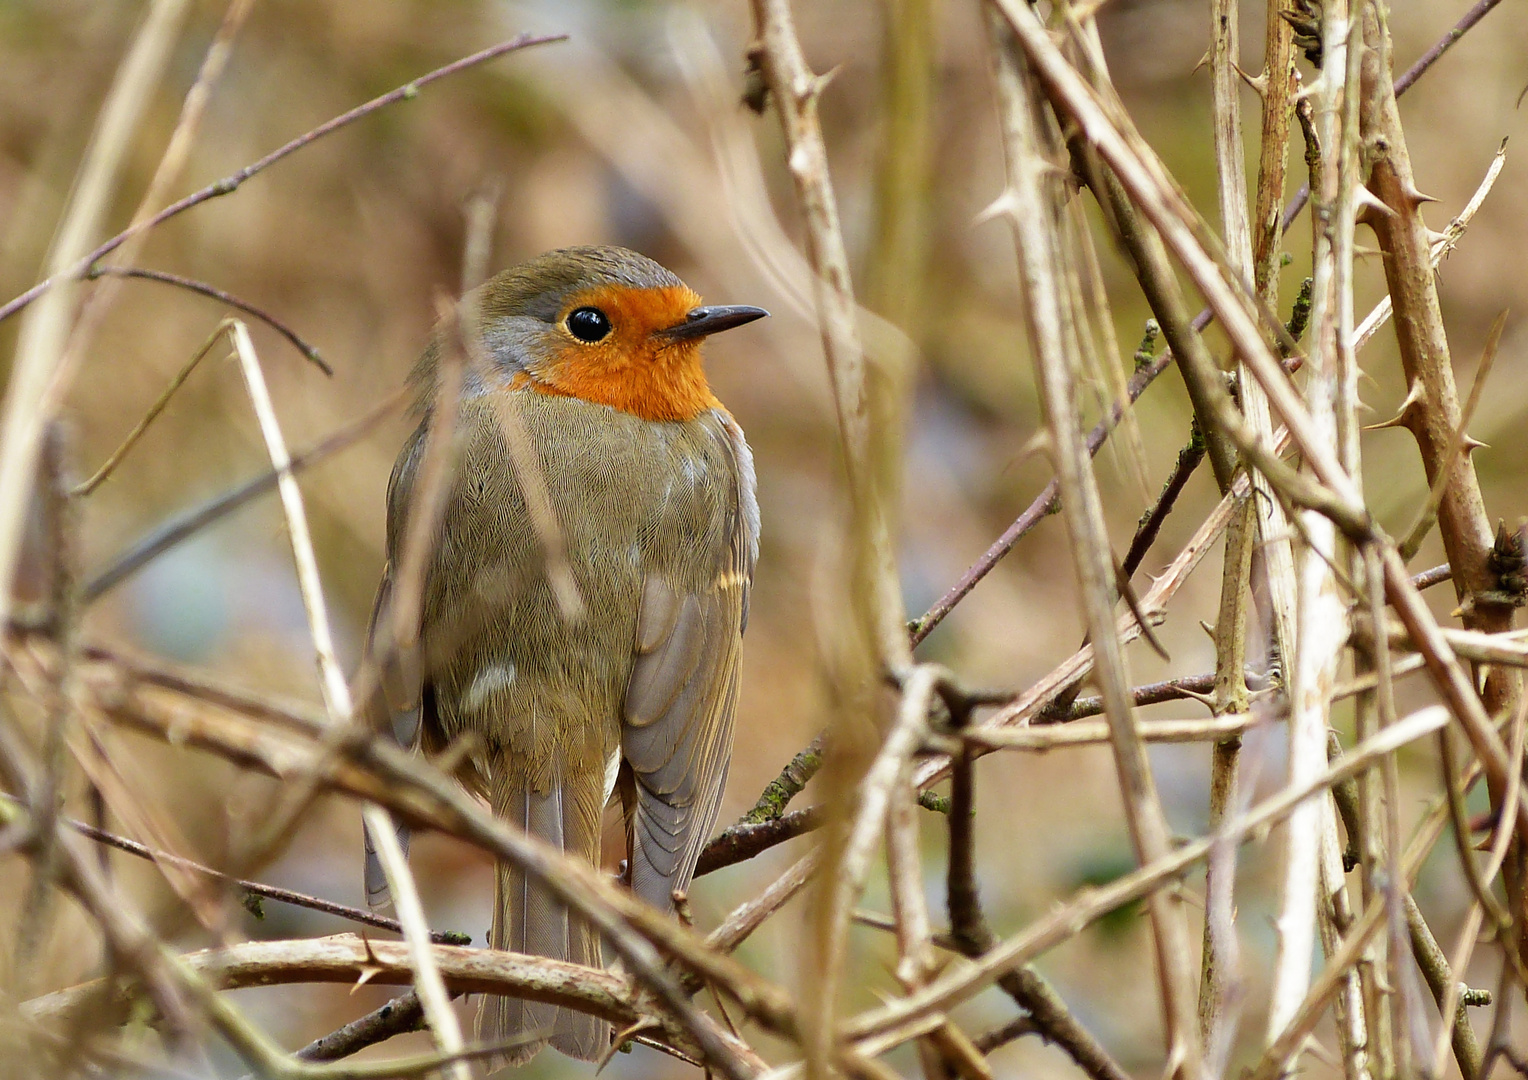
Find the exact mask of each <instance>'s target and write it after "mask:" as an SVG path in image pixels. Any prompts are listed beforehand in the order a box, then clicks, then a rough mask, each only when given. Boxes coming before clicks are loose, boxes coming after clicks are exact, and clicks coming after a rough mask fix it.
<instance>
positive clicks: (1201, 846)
mask: <svg viewBox="0 0 1528 1080" xmlns="http://www.w3.org/2000/svg"><path fill="white" fill-rule="evenodd" d="M1448 719H1449V714H1448V710H1447V709H1444V708H1443V707H1441V706H1436V705H1434V706H1430V707H1428V708H1426V709H1422V710H1420V711H1419V712H1416V713H1413V714H1412V715H1410V716H1408V717H1406V718H1405V719H1403V720H1401V721H1399V722H1397V723H1395V724H1392V725H1391V726H1390V727H1388V728H1386V729H1384V730H1383V731H1381V732H1378V733H1377V734H1375V735H1373V736H1371V737H1370V738H1368V739H1365V740H1364V741H1362V742H1360V743H1359V744H1357V745H1356V746H1354V747H1353V749H1352V750H1350V751H1348V752H1347V753H1346V754H1344V755H1343V756H1342V757H1340V758H1338V759H1337V760H1336V761H1334V762H1332V764H1331V765H1330V766H1328V767H1327V769H1326V770H1325V771H1324V772H1323V773H1322V774H1321V775H1320V776H1319V777H1316V778H1314V780H1313V781H1312V782H1310V783H1308V784H1305V785H1303V786H1301V787H1287V788H1284V789H1282V790H1281V791H1280V792H1279V793H1278V794H1277V795H1274V796H1272V797H1270V798H1268V799H1265V800H1264V801H1263V802H1261V803H1258V804H1257V805H1256V806H1254V807H1253V808H1252V809H1250V810H1249V811H1247V812H1246V813H1245V814H1241V815H1239V816H1237V817H1236V818H1234V819H1233V820H1231V821H1229V822H1227V823H1226V825H1225V826H1224V827H1223V828H1222V829H1221V831H1220V832H1219V833H1217V834H1216V835H1215V836H1212V837H1202V838H1200V839H1197V840H1193V841H1191V842H1189V843H1187V844H1184V845H1182V846H1180V847H1178V848H1176V849H1174V850H1173V851H1172V852H1171V853H1169V854H1167V855H1164V856H1163V857H1161V858H1159V859H1156V860H1154V861H1153V862H1151V863H1149V864H1148V865H1146V866H1143V867H1141V868H1140V869H1138V870H1134V871H1132V872H1130V873H1129V874H1126V875H1125V876H1123V877H1121V878H1117V879H1116V880H1114V881H1112V882H1110V883H1109V884H1108V885H1104V886H1101V887H1099V888H1095V889H1088V890H1086V891H1084V892H1083V893H1081V894H1080V895H1078V896H1077V897H1076V898H1075V899H1074V900H1073V901H1071V902H1070V903H1068V904H1065V905H1063V906H1062V907H1060V908H1057V909H1055V910H1053V911H1052V912H1050V913H1049V914H1048V915H1046V916H1045V917H1044V918H1041V919H1039V920H1036V921H1035V922H1034V923H1032V924H1030V926H1029V927H1028V928H1026V929H1025V930H1024V931H1023V932H1022V933H1020V934H1018V935H1016V936H1014V937H1011V938H1008V939H1006V940H1005V941H1003V942H1001V943H1000V944H999V945H998V946H997V947H996V948H994V949H993V950H992V951H991V952H989V953H987V954H986V955H985V956H983V957H982V958H981V959H980V960H978V961H976V962H975V963H973V964H972V965H970V966H969V967H964V968H960V969H952V970H949V971H946V972H945V973H944V974H943V975H941V976H940V977H939V979H937V980H936V981H935V982H933V983H931V984H929V986H928V987H926V988H925V989H923V990H921V991H919V992H918V993H916V994H913V995H909V996H908V997H906V998H904V999H901V1000H899V1001H895V1002H891V1003H890V1004H887V1005H883V1006H880V1007H879V1008H876V1009H872V1010H869V1011H867V1012H865V1013H862V1014H861V1015H859V1016H856V1017H854V1018H853V1019H852V1020H850V1021H848V1022H847V1023H846V1024H845V1025H844V1026H843V1031H842V1034H843V1036H844V1037H846V1038H852V1039H861V1038H868V1037H870V1036H872V1035H874V1034H877V1033H879V1032H883V1031H889V1030H892V1029H894V1028H896V1027H898V1026H899V1025H903V1024H905V1023H907V1022H909V1021H910V1020H911V1019H913V1018H915V1017H918V1016H924V1015H927V1014H929V1013H932V1012H939V1011H944V1010H947V1009H950V1008H953V1007H954V1006H955V1005H956V1004H957V1003H959V1002H961V1001H964V1000H967V999H968V998H970V997H971V996H972V995H974V994H976V993H978V992H980V990H981V989H982V988H983V987H985V986H986V985H988V984H989V983H990V982H992V981H993V979H995V978H996V977H997V976H998V975H999V974H1001V973H1002V972H1004V971H1008V970H1011V969H1012V968H1013V967H1014V966H1016V965H1018V964H1022V963H1025V962H1026V961H1028V960H1029V959H1031V958H1032V957H1034V956H1037V955H1039V954H1040V953H1041V952H1043V951H1045V950H1046V949H1049V948H1052V947H1054V946H1055V945H1056V944H1057V943H1059V942H1061V941H1063V940H1066V939H1067V938H1069V937H1071V936H1072V935H1073V934H1075V933H1076V932H1077V931H1078V930H1080V929H1081V928H1082V927H1083V926H1085V925H1087V924H1088V923H1089V922H1091V921H1092V920H1093V919H1094V918H1097V917H1099V916H1101V915H1103V914H1105V913H1107V912H1109V911H1114V910H1116V909H1118V908H1119V907H1120V906H1121V905H1122V904H1127V903H1130V902H1131V901H1134V900H1139V899H1141V898H1142V897H1144V896H1147V895H1148V894H1150V893H1152V892H1154V891H1156V890H1158V889H1160V888H1161V887H1162V886H1163V884H1164V883H1165V882H1168V881H1171V880H1174V879H1176V878H1177V877H1179V876H1180V875H1182V873H1183V872H1184V871H1185V870H1187V869H1188V867H1190V866H1192V865H1194V864H1195V863H1196V862H1198V861H1199V860H1200V859H1203V858H1204V857H1205V856H1206V855H1208V854H1209V851H1210V848H1211V846H1212V845H1214V844H1216V843H1240V842H1241V841H1242V840H1244V839H1245V838H1246V837H1248V836H1251V835H1254V834H1257V833H1259V832H1261V831H1262V830H1265V829H1266V828H1268V827H1270V826H1272V825H1274V824H1276V823H1278V822H1280V821H1282V820H1284V819H1285V818H1287V817H1288V816H1289V813H1290V811H1291V810H1293V809H1294V807H1296V806H1298V805H1300V804H1301V803H1303V802H1304V801H1306V800H1307V799H1310V798H1312V797H1315V796H1317V795H1321V794H1323V793H1324V792H1325V791H1326V790H1327V789H1328V788H1329V787H1331V786H1332V785H1333V784H1335V783H1338V782H1340V781H1342V780H1344V779H1346V778H1347V777H1350V776H1353V775H1355V774H1356V773H1358V772H1359V771H1361V770H1362V769H1365V768H1368V767H1369V765H1370V764H1372V763H1373V762H1374V761H1377V760H1378V759H1380V758H1382V757H1384V756H1385V755H1386V754H1392V753H1394V752H1395V751H1396V750H1397V749H1399V748H1400V747H1402V746H1405V745H1407V744H1409V743H1412V742H1415V741H1416V740H1418V739H1421V738H1425V737H1426V736H1427V735H1430V734H1431V733H1433V732H1435V731H1437V730H1439V729H1440V728H1441V727H1443V725H1444V724H1446V723H1448ZM1440 820H1441V819H1440Z"/></svg>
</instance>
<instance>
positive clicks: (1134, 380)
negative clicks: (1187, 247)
mask: <svg viewBox="0 0 1528 1080" xmlns="http://www.w3.org/2000/svg"><path fill="white" fill-rule="evenodd" d="M1499 3H1501V0H1480V2H1479V3H1477V4H1476V5H1475V6H1474V7H1473V8H1471V9H1470V11H1469V12H1468V13H1466V14H1465V16H1464V17H1463V18H1461V19H1460V20H1459V22H1458V23H1456V24H1455V26H1454V27H1453V29H1451V30H1450V31H1449V32H1448V33H1447V34H1445V35H1444V36H1443V37H1442V38H1441V39H1439V41H1438V42H1437V43H1435V44H1434V45H1433V47H1432V48H1431V49H1429V50H1428V51H1427V52H1426V53H1424V54H1423V55H1422V56H1421V57H1420V58H1419V59H1418V60H1417V61H1416V63H1414V64H1412V66H1411V67H1410V68H1408V69H1407V70H1406V72H1405V74H1403V75H1401V76H1400V77H1399V78H1397V79H1396V81H1395V93H1396V96H1397V97H1399V96H1400V95H1401V94H1404V93H1405V92H1406V91H1407V90H1409V89H1410V88H1411V87H1412V86H1413V85H1415V84H1416V81H1417V80H1418V79H1419V78H1421V77H1422V75H1423V74H1424V73H1426V71H1427V70H1428V68H1430V67H1431V66H1432V65H1433V64H1434V63H1435V62H1436V61H1437V60H1438V59H1439V57H1441V56H1442V55H1443V53H1444V52H1446V51H1447V50H1448V49H1449V48H1451V47H1452V46H1453V45H1454V43H1455V42H1457V41H1458V40H1459V39H1460V38H1461V37H1462V36H1463V35H1464V34H1465V33H1466V32H1467V31H1468V30H1470V28H1472V27H1473V26H1474V25H1475V24H1476V23H1478V22H1479V21H1480V20H1481V19H1482V18H1484V17H1485V15H1486V13H1487V12H1489V11H1490V10H1491V9H1492V8H1494V7H1495V6H1496V5H1497V4H1499ZM1278 21H1279V22H1280V23H1282V22H1283V20H1282V19H1280V20H1278ZM1285 130H1287V125H1286V128H1285ZM1282 141H1283V140H1280V142H1281V143H1282ZM1265 144H1266V140H1265ZM1309 201H1310V189H1309V188H1308V187H1302V188H1301V189H1300V190H1299V192H1298V193H1297V194H1296V195H1295V197H1294V198H1293V199H1292V200H1290V202H1289V204H1288V205H1287V206H1285V207H1284V211H1283V214H1282V216H1281V217H1280V219H1279V223H1278V231H1279V233H1280V234H1281V235H1282V234H1283V233H1287V232H1288V231H1289V229H1290V226H1292V225H1293V224H1294V221H1295V219H1296V218H1297V217H1299V216H1300V212H1301V211H1302V210H1304V209H1305V207H1306V204H1307V203H1308V202H1309ZM1259 243H1260V244H1261V243H1264V241H1262V240H1261V239H1260V241H1259ZM1268 247H1269V252H1268V254H1266V255H1265V256H1264V258H1276V257H1277V249H1276V247H1275V246H1274V245H1272V244H1269V245H1268ZM1260 261H1261V260H1260ZM1213 320H1214V313H1213V312H1212V311H1211V309H1210V308H1204V309H1203V310H1201V311H1200V312H1199V314H1198V315H1196V316H1194V319H1193V322H1192V323H1191V324H1190V326H1191V329H1192V330H1194V331H1195V332H1202V331H1203V330H1204V329H1205V328H1206V327H1207V326H1209V325H1210V323H1211V322H1212V321H1213ZM1172 359H1173V355H1172V352H1171V351H1170V350H1169V351H1165V352H1164V353H1163V354H1162V355H1161V356H1159V357H1157V358H1156V359H1155V360H1152V361H1151V362H1150V363H1149V365H1147V366H1144V367H1142V366H1138V367H1137V370H1136V373H1135V374H1134V375H1133V376H1131V379H1130V383H1129V391H1130V401H1131V402H1132V403H1134V402H1135V401H1137V400H1138V399H1139V398H1140V396H1141V394H1142V393H1144V392H1145V390H1146V388H1147V387H1148V386H1150V385H1151V384H1152V382H1153V381H1155V379H1156V377H1157V376H1158V375H1160V374H1162V372H1164V371H1166V370H1167V368H1168V366H1169V365H1170V364H1171V362H1172ZM1122 415H1123V413H1122V410H1120V409H1119V408H1117V407H1116V408H1115V409H1112V410H1111V411H1110V412H1109V414H1108V415H1106V416H1105V417H1104V418H1103V419H1102V420H1100V421H1099V422H1098V423H1097V424H1095V425H1094V427H1093V429H1092V431H1090V432H1089V433H1088V452H1089V453H1090V454H1096V453H1097V452H1098V450H1099V448H1100V447H1101V446H1103V444H1104V440H1105V439H1107V438H1108V436H1109V432H1110V431H1112V430H1113V429H1114V425H1115V424H1117V423H1119V420H1120V418H1121V416H1122ZM1058 491H1059V488H1058V487H1057V485H1056V481H1055V480H1052V481H1051V482H1050V483H1048V484H1047V485H1046V486H1045V490H1043V491H1041V492H1040V494H1039V495H1037V496H1035V499H1034V501H1033V502H1031V503H1030V504H1029V506H1027V507H1026V508H1025V509H1024V512H1023V513H1021V514H1020V515H1019V516H1018V517H1017V518H1015V519H1014V522H1013V524H1012V525H1010V526H1008V528H1007V529H1005V530H1004V531H1003V534H1002V535H1001V536H999V537H998V538H997V539H996V540H994V541H993V542H992V545H991V546H990V547H989V548H987V550H986V551H985V552H983V553H982V556H981V558H979V559H977V560H976V562H974V563H972V564H971V566H970V567H969V568H968V569H967V570H966V572H965V573H963V574H961V576H960V578H959V579H958V580H957V581H956V582H955V584H954V585H952V586H950V588H949V590H948V591H947V592H946V593H945V594H944V595H943V596H941V597H940V598H939V599H938V600H937V601H935V603H934V605H933V606H932V607H930V608H929V609H928V611H926V612H924V613H923V614H922V615H920V616H919V617H918V618H917V619H914V620H913V621H912V622H911V623H910V624H909V630H910V632H911V637H912V644H913V645H915V646H916V645H918V644H919V643H921V642H922V641H923V639H924V638H926V637H928V636H929V634H930V633H932V632H933V630H934V628H935V627H936V626H938V625H939V624H940V623H941V622H943V621H944V620H945V618H946V617H947V616H948V615H949V613H950V612H951V611H953V610H954V609H955V606H956V605H957V604H959V603H960V602H961V601H962V600H964V599H965V598H966V596H967V595H968V594H969V593H970V592H971V590H972V589H974V588H976V586H977V584H978V583H980V582H981V580H982V579H983V578H984V577H986V576H987V575H988V574H989V573H991V572H992V569H993V567H995V566H996V565H997V564H998V563H999V562H1001V561H1002V560H1003V557H1004V556H1005V555H1007V554H1008V553H1009V552H1010V551H1012V550H1013V547H1014V545H1015V544H1017V543H1018V542H1019V540H1020V539H1022V538H1023V536H1024V535H1025V534H1026V533H1028V532H1029V531H1030V530H1031V529H1033V528H1034V527H1035V526H1036V525H1038V524H1039V523H1040V521H1042V520H1043V519H1044V518H1045V517H1046V516H1047V515H1049V514H1053V513H1055V512H1056V506H1057V504H1056V499H1057V493H1058ZM1424 587H1425V586H1424Z"/></svg>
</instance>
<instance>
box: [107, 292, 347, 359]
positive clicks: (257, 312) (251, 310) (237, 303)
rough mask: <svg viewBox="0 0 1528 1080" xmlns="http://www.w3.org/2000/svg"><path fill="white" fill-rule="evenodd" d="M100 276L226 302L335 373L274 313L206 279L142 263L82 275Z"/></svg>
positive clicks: (315, 351) (310, 346) (314, 350)
mask: <svg viewBox="0 0 1528 1080" xmlns="http://www.w3.org/2000/svg"><path fill="white" fill-rule="evenodd" d="M103 277H120V278H136V279H138V280H139V281H157V282H159V283H160V284H161V285H173V286H175V287H176V288H177V289H185V290H186V291H187V292H194V293H196V294H197V295H198V296H205V297H207V298H208V299H211V300H216V301H218V302H219V303H222V304H227V305H228V306H229V307H231V308H234V309H236V310H238V311H242V312H244V314H246V315H248V316H250V318H253V319H258V320H260V321H261V322H263V323H264V324H265V325H266V326H269V327H270V328H271V329H272V330H274V331H276V333H278V334H280V335H281V336H282V337H284V338H286V339H287V340H288V341H290V342H291V343H292V345H293V346H295V347H296V349H297V351H298V352H300V353H302V354H303V355H304V356H306V357H307V358H308V359H309V360H311V361H313V363H315V364H317V365H318V368H319V370H320V371H322V372H323V373H324V374H325V375H331V376H332V375H333V374H334V369H333V368H332V367H330V366H329V362H328V361H327V360H325V359H324V358H323V357H322V356H319V355H318V350H317V349H315V348H314V347H313V346H312V345H309V344H308V343H307V342H306V341H304V340H303V339H302V338H301V337H299V336H298V334H297V331H295V330H293V329H292V328H291V327H290V326H288V325H287V324H286V323H284V322H282V321H281V320H280V319H278V318H276V316H274V315H272V314H271V313H270V312H268V311H264V310H262V309H260V308H257V307H255V305H254V304H251V303H250V302H249V301H247V300H240V299H239V298H238V297H237V296H234V295H233V294H232V293H229V292H224V291H223V290H222V289H219V288H218V287H217V286H215V285H209V284H207V282H205V281H197V280H196V279H195V278H188V277H182V276H181V275H179V274H171V273H167V272H166V271H164V270H149V269H145V268H144V267H141V266H93V267H91V268H90V271H89V272H88V273H87V274H86V275H85V278H86V280H88V281H95V280H96V279H97V278H103Z"/></svg>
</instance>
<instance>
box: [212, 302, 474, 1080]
mask: <svg viewBox="0 0 1528 1080" xmlns="http://www.w3.org/2000/svg"><path fill="white" fill-rule="evenodd" d="M233 341H234V348H235V351H236V352H237V353H238V356H239V365H240V367H241V369H242V370H243V372H244V381H245V383H246V385H247V386H248V388H249V398H250V402H251V404H252V405H253V406H254V409H255V415H256V417H257V418H258V419H259V421H260V432H261V434H262V435H263V436H264V437H265V446H266V450H267V451H268V452H269V454H270V458H271V467H272V468H273V469H275V470H276V472H277V473H279V474H280V478H279V479H278V480H277V482H276V487H277V490H278V491H279V492H280V495H281V505H282V510H283V511H284V512H285V514H286V521H287V531H288V533H289V534H290V536H291V541H292V556H293V559H294V560H295V562H296V564H297V583H298V587H299V589H300V590H301V592H302V599H303V607H304V609H305V610H306V611H307V615H308V631H309V633H310V634H311V636H312V638H313V650H314V652H315V653H316V654H317V657H318V668H319V675H320V686H321V687H322V689H323V694H324V704H325V706H326V708H327V709H328V712H329V722H330V724H331V725H332V726H333V727H334V728H336V729H343V728H345V727H347V726H348V725H349V724H350V719H351V708H352V706H351V700H350V687H349V686H348V685H347V684H346V681H345V675H344V673H343V672H342V671H341V670H340V665H339V661H338V659H336V657H335V653H334V637H333V634H332V632H331V631H330V629H329V614H328V611H327V608H326V605H325V603H324V592H323V585H322V583H321V581H320V579H319V574H318V559H317V557H316V556H315V555H314V553H313V539H312V536H311V535H310V534H309V531H308V517H307V511H306V510H305V509H304V508H303V502H302V492H301V490H300V489H299V488H298V486H297V478H296V477H294V476H293V475H292V474H291V471H290V469H291V464H292V458H291V454H290V453H288V451H287V448H286V440H285V438H284V437H283V436H282V434H281V426H280V423H279V422H278V420H277V419H276V410H275V407H274V406H273V405H272V404H271V396H270V391H269V390H268V389H267V388H266V385H265V375H264V372H262V371H261V369H260V361H259V358H258V357H257V356H256V355H255V345H254V342H252V341H251V340H250V339H249V329H248V328H247V327H246V326H245V325H244V324H243V323H242V322H239V321H237V320H235V321H234V323H233ZM363 813H364V815H365V818H366V824H367V828H368V829H370V830H371V833H372V840H373V842H374V843H376V845H377V851H378V854H379V855H380V856H381V857H382V866H383V868H384V870H386V872H387V880H388V885H389V886H390V887H391V888H392V890H393V898H394V902H395V903H396V904H397V910H398V920H399V921H400V922H401V923H402V924H403V935H404V939H405V941H406V942H407V943H408V947H409V955H410V958H411V960H412V962H413V965H414V976H415V987H416V988H417V989H418V991H419V995H420V1001H421V1002H423V1004H424V1011H425V1016H426V1017H428V1019H429V1022H430V1028H431V1030H432V1031H433V1032H434V1033H435V1039H436V1044H437V1046H439V1048H440V1049H441V1050H442V1051H443V1052H445V1053H447V1054H458V1053H460V1052H461V1049H462V1045H463V1043H462V1032H461V1027H460V1025H458V1023H457V1020H456V1013H455V1011H454V1010H453V1009H452V1008H451V999H450V997H449V996H448V995H447V994H446V987H445V983H443V982H442V981H441V977H440V970H439V968H438V967H437V966H436V964H435V960H434V955H433V953H431V951H430V930H429V926H428V925H427V924H426V922H425V918H424V909H423V907H422V906H421V905H420V903H419V894H418V891H417V889H416V888H415V886H414V878H413V875H412V874H410V873H409V870H408V862H407V860H406V859H405V858H404V856H403V849H402V847H401V846H399V844H398V837H397V834H396V832H395V831H394V830H395V826H394V825H393V822H392V818H391V817H390V816H389V815H388V813H387V812H386V811H385V810H383V809H382V808H381V807H377V806H367V807H366V808H365V809H364V811H363ZM452 1071H453V1073H454V1074H455V1075H456V1076H457V1077H458V1080H471V1073H470V1072H469V1071H468V1070H467V1066H466V1063H465V1062H462V1061H458V1062H457V1063H456V1065H455V1067H454V1068H453V1070H452Z"/></svg>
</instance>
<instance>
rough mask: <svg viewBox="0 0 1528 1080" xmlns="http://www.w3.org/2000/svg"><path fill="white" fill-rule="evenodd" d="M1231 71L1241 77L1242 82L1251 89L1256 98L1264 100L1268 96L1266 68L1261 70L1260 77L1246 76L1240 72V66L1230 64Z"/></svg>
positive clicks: (1243, 72)
mask: <svg viewBox="0 0 1528 1080" xmlns="http://www.w3.org/2000/svg"><path fill="white" fill-rule="evenodd" d="M1231 69H1232V70H1233V71H1235V72H1236V74H1238V75H1240V76H1241V81H1242V82H1244V83H1246V84H1247V85H1248V86H1250V87H1252V89H1253V91H1254V92H1255V93H1256V94H1257V96H1258V97H1261V98H1266V97H1267V96H1268V70H1267V69H1266V68H1264V69H1263V72H1262V74H1260V75H1248V74H1247V73H1246V72H1245V71H1243V70H1242V67H1241V65H1240V64H1232V65H1231Z"/></svg>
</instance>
